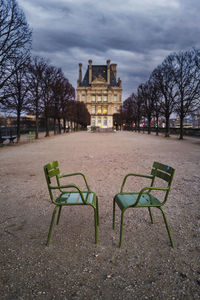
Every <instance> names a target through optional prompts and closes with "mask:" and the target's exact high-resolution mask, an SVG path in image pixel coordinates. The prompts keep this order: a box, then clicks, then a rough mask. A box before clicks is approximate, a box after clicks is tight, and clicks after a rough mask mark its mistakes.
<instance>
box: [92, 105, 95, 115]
mask: <svg viewBox="0 0 200 300" xmlns="http://www.w3.org/2000/svg"><path fill="white" fill-rule="evenodd" d="M92 114H95V106H92Z"/></svg>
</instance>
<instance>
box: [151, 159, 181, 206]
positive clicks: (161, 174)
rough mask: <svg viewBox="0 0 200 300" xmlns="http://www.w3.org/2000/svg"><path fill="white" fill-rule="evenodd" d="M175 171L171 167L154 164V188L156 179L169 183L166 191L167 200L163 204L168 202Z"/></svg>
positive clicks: (152, 171) (152, 173)
mask: <svg viewBox="0 0 200 300" xmlns="http://www.w3.org/2000/svg"><path fill="white" fill-rule="evenodd" d="M174 173H175V169H173V168H172V167H170V166H167V165H164V164H162V163H159V162H154V163H153V167H152V170H151V175H153V180H152V186H153V184H154V181H155V178H156V177H158V178H160V179H162V180H164V181H166V182H167V187H168V189H167V190H166V194H165V199H164V202H163V204H164V203H165V202H166V201H167V198H168V194H169V191H170V188H171V184H172V180H173V177H174Z"/></svg>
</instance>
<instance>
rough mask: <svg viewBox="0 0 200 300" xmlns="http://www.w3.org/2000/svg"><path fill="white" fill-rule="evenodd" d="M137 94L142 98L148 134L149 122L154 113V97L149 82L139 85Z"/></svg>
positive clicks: (149, 130)
mask: <svg viewBox="0 0 200 300" xmlns="http://www.w3.org/2000/svg"><path fill="white" fill-rule="evenodd" d="M138 91H139V94H140V96H141V98H142V107H143V109H142V110H143V115H144V117H146V118H147V121H148V134H150V133H151V121H152V117H153V113H154V104H155V100H156V99H155V95H154V91H153V87H152V85H151V84H150V82H149V81H148V82H146V83H144V84H140V86H139V87H138Z"/></svg>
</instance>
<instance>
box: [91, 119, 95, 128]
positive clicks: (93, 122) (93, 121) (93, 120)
mask: <svg viewBox="0 0 200 300" xmlns="http://www.w3.org/2000/svg"><path fill="white" fill-rule="evenodd" d="M92 126H93V127H94V126H95V118H92Z"/></svg>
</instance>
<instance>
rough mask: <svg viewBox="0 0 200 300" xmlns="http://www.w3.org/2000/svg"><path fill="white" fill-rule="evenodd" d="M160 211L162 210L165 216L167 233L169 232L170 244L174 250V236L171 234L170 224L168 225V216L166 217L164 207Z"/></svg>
mask: <svg viewBox="0 0 200 300" xmlns="http://www.w3.org/2000/svg"><path fill="white" fill-rule="evenodd" d="M159 209H160V210H161V212H162V215H163V219H164V221H165V226H166V228H167V232H168V235H169V239H170V242H171V246H172V248H174V242H173V239H172V235H171V232H170V229H169V225H168V223H167V218H166V216H165V213H164V211H163V209H162V207H159Z"/></svg>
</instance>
